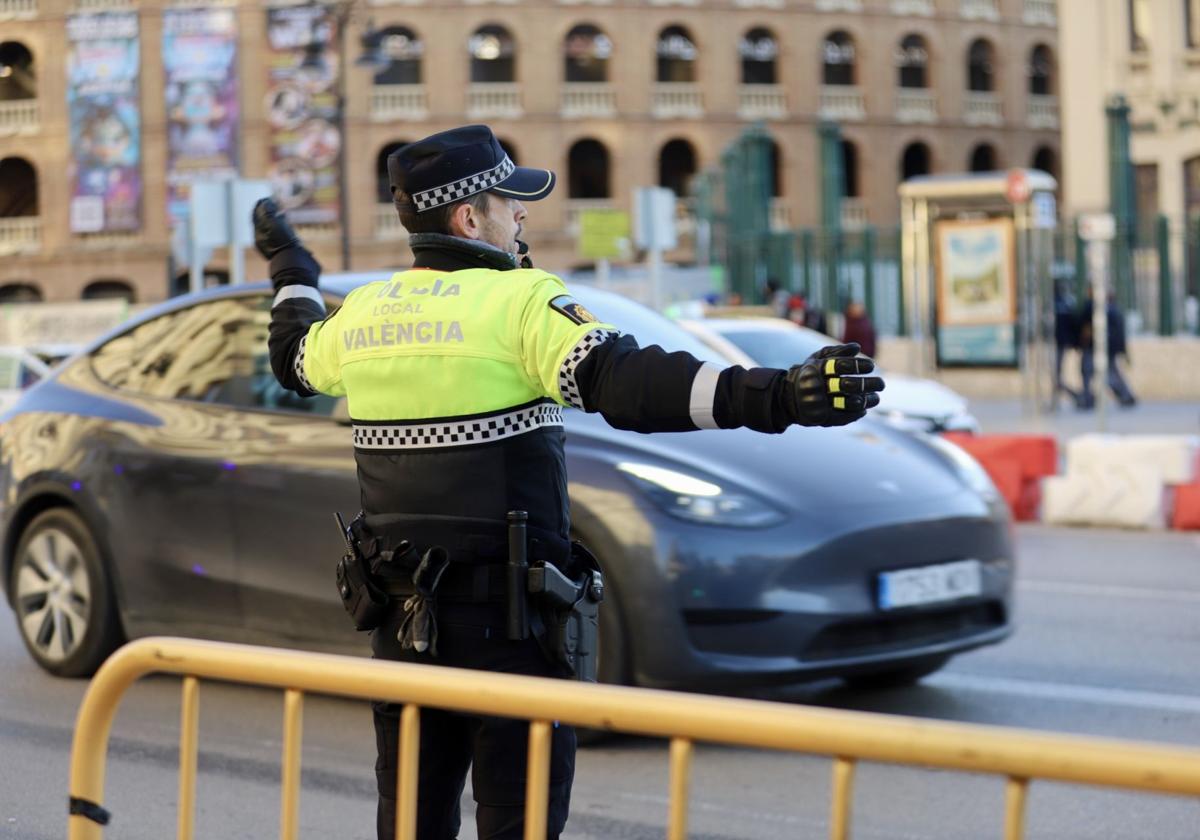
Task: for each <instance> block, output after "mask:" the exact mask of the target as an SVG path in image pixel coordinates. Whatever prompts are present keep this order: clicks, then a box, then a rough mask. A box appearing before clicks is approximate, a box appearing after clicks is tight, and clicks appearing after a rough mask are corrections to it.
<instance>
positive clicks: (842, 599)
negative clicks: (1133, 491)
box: [0, 275, 1013, 689]
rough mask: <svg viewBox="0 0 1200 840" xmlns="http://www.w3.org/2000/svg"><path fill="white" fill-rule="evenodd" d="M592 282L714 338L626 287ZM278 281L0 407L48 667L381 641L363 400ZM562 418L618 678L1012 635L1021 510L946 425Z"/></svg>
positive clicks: (730, 671) (1, 505) (725, 678)
mask: <svg viewBox="0 0 1200 840" xmlns="http://www.w3.org/2000/svg"><path fill="white" fill-rule="evenodd" d="M371 279H378V276H377V275H376V276H351V277H346V276H343V277H330V278H327V279H326V280H325V281H323V282H324V286H323V289H324V293H325V294H326V295H327V296H328V298H329V301H328V302H329V304H330V305H331V306H332V305H336V304H337V302H338V301H339V300H340V298H341V297H342V296H343V295H344V294H345V293H346V292H347V291H348V290H349V289H350V288H352V287H353V286H354V285H356V284H358V283H361V282H365V281H367V280H371ZM577 296H578V297H579V299H580V300H581V301H582V302H583V303H584V304H585V305H586V306H587V307H588V308H589V309H591V310H592V311H593V312H594V313H596V314H597V316H599V317H600V318H601V319H603V320H608V321H611V322H613V323H615V324H617V325H619V326H620V327H621V329H623V330H626V331H628V332H631V333H633V334H634V335H636V336H638V338H639V340H640V341H641V342H642V343H643V344H651V343H658V344H661V345H663V346H664V347H667V348H668V349H680V350H687V351H690V352H692V353H694V354H695V355H697V356H700V357H702V358H709V359H713V360H714V361H718V362H719V361H720V360H719V359H714V356H713V354H714V351H712V350H710V349H708V348H706V347H705V346H704V345H702V344H701V343H700V342H698V341H696V340H695V339H694V338H693V337H691V336H690V335H688V334H687V333H686V332H684V331H682V330H681V329H679V328H678V327H676V326H675V325H673V324H672V323H671V322H669V321H667V320H665V319H663V318H661V317H659V316H658V315H656V314H654V313H652V312H650V311H649V310H647V309H645V308H643V307H641V306H639V305H637V304H634V303H631V302H630V301H628V300H626V299H624V298H620V297H618V296H616V295H612V294H607V293H604V292H601V291H598V290H591V289H586V288H579V289H578V290H577ZM270 301H271V290H270V289H269V288H268V287H267V286H266V285H265V284H259V285H249V286H241V287H234V288H224V289H220V290H213V291H209V292H204V293H200V294H197V295H193V296H186V297H182V298H177V299H174V300H171V301H169V302H168V303H166V304H163V305H161V306H159V307H157V308H155V309H153V310H152V311H149V312H147V313H144V314H143V315H142V316H141V317H140V318H139V319H138V320H137V321H136V322H132V323H130V324H128V325H125V326H123V327H122V328H121V329H120V330H118V331H116V332H114V333H112V334H110V335H108V336H106V337H105V338H103V339H101V340H99V341H98V342H96V343H94V344H93V345H92V346H90V347H88V348H87V349H86V350H85V351H83V352H82V353H80V354H78V355H77V356H75V357H73V358H72V359H70V360H68V361H67V362H65V363H64V364H62V365H61V366H60V367H59V368H57V369H56V370H55V372H53V373H52V374H51V375H50V376H49V377H48V378H47V380H46V381H44V382H42V383H40V384H39V385H37V386H36V387H35V388H33V389H32V390H30V391H29V392H28V393H26V394H25V395H24V396H23V397H22V398H21V400H20V401H19V402H18V403H17V404H16V405H15V406H14V407H13V408H12V409H11V410H9V411H8V412H7V413H6V414H4V415H0V529H2V531H0V533H2V542H0V549H2V552H3V553H2V555H0V559H2V562H3V577H2V578H0V579H2V580H3V581H4V582H5V585H6V592H7V597H8V602H9V604H10V605H11V607H12V608H13V611H14V614H15V617H16V620H17V623H18V626H19V627H20V630H21V635H22V637H23V639H24V640H25V644H26V645H27V647H28V649H29V651H30V654H31V655H32V656H33V658H34V659H35V660H37V662H38V663H39V664H40V665H42V666H43V667H44V668H46V669H47V670H48V671H51V672H53V673H56V674H62V675H83V674H88V673H90V672H91V671H93V670H94V669H95V668H96V667H97V666H98V665H99V663H100V662H101V661H102V660H103V658H104V657H105V656H106V655H107V653H108V652H109V651H110V650H111V649H112V648H113V646H114V645H115V644H117V643H118V642H119V641H120V640H121V639H128V638H134V637H138V636H145V635H149V634H158V633H169V634H176V635H186V636H196V637H204V638H216V639H231V640H237V641H249V642H258V643H268V644H276V645H285V646H289V647H301V648H308V649H317V650H335V651H343V652H357V653H365V652H366V650H367V647H368V646H367V642H366V639H365V638H364V637H363V636H361V635H358V634H356V633H355V632H354V630H353V629H352V627H351V624H350V621H349V619H348V618H347V617H346V616H345V615H344V614H343V613H342V610H341V606H340V603H339V601H338V599H337V597H336V594H335V592H334V585H333V568H334V564H335V562H336V559H337V557H338V556H339V554H340V552H341V548H342V546H341V542H340V538H339V534H338V532H337V531H336V529H335V526H334V523H333V517H332V512H333V511H335V510H340V511H342V512H343V513H347V514H349V513H352V512H353V511H354V510H356V509H357V507H358V501H357V500H358V493H357V486H356V481H355V473H354V460H353V457H352V450H351V430H350V427H349V418H348V417H347V416H346V410H345V402H344V401H343V400H339V399H333V398H330V397H316V398H313V399H301V398H299V397H296V396H295V395H293V394H291V393H290V392H287V391H284V390H283V389H281V388H280V387H279V386H278V384H277V383H276V382H275V379H274V377H273V376H272V374H271V372H270V369H269V365H268V362H267V351H266V332H267V324H268V322H269V318H270V312H269V307H270ZM566 435H567V446H566V454H567V466H568V471H569V475H570V486H569V490H570V502H571V518H572V522H573V524H574V530H575V532H576V536H578V537H579V538H582V539H583V540H585V541H586V542H587V543H588V544H589V545H590V546H591V547H592V548H593V550H594V551H595V552H596V554H597V555H598V556H599V558H600V561H601V563H602V564H603V566H604V569H605V571H606V574H607V581H608V584H609V600H608V601H607V602H606V604H605V606H604V608H603V612H602V622H601V623H602V637H601V654H600V669H601V674H602V678H603V679H604V680H606V681H609V682H614V683H636V684H640V685H653V686H663V687H676V688H705V689H722V688H732V687H734V686H739V685H740V686H748V685H760V684H764V683H768V682H778V681H795V680H801V679H809V678H817V677H823V676H839V677H844V678H847V679H851V680H854V679H858V680H864V681H874V682H905V681H911V680H915V679H918V678H919V677H920V676H922V675H923V674H926V673H929V672H931V671H933V670H935V669H936V668H938V667H940V666H941V665H942V664H943V663H944V662H945V661H946V660H947V659H948V658H949V657H950V656H952V655H954V654H957V653H961V652H963V651H966V650H969V649H971V648H975V647H978V646H980V645H986V644H990V643H994V642H998V641H1000V640H1002V639H1003V638H1005V637H1006V636H1007V635H1008V634H1009V632H1010V631H1011V626H1012V625H1011V612H1010V596H1011V591H1012V580H1013V547H1012V541H1011V538H1010V532H1009V523H1008V520H1007V513H1006V512H1005V511H1006V509H1005V507H1004V504H1003V502H1002V501H1001V500H1000V499H999V497H998V496H997V495H996V492H995V488H994V487H992V485H991V483H990V481H988V479H987V476H986V475H985V474H984V473H983V471H982V470H981V469H980V468H979V466H978V465H977V464H976V463H975V462H973V461H972V460H971V459H970V458H969V457H967V456H966V455H965V454H964V453H962V451H961V450H958V449H957V448H955V447H953V446H951V445H949V444H946V443H944V442H941V441H938V440H936V439H932V438H923V437H916V436H913V435H910V434H905V433H901V432H897V431H895V430H893V429H890V428H888V427H887V426H886V425H885V424H882V423H877V422H872V421H871V420H869V419H868V420H866V421H862V422H860V423H857V424H854V425H853V426H850V427H846V428H841V429H800V428H793V429H791V430H789V431H788V432H786V433H784V434H782V435H777V436H768V435H761V434H757V433H754V432H750V431H747V430H737V431H704V432H694V433H691V434H660V435H652V436H648V435H639V434H636V433H633V432H627V431H619V430H616V429H613V428H610V427H609V426H608V425H607V424H606V423H605V422H604V421H603V419H601V418H600V417H599V416H596V415H586V414H583V413H582V412H579V411H575V410H570V411H568V412H567V419H566Z"/></svg>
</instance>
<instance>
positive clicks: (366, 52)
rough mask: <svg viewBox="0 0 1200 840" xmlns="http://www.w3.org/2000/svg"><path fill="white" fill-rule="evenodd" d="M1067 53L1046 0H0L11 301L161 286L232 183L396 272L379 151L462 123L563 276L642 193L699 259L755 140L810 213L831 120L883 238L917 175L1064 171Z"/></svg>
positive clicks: (848, 172) (853, 202)
mask: <svg viewBox="0 0 1200 840" xmlns="http://www.w3.org/2000/svg"><path fill="white" fill-rule="evenodd" d="M364 35H368V36H369V37H366V38H364ZM1056 36H1057V17H1056V9H1055V2H1054V0H342V2H335V3H330V4H315V3H308V4H291V3H271V2H260V1H259V0H254V2H251V0H241V2H230V3H228V4H224V5H223V4H221V3H208V4H205V5H203V6H200V5H196V4H184V3H175V2H163V0H152V2H142V3H134V2H123V0H0V302H2V301H23V300H47V301H65V300H79V299H81V298H93V297H110V296H123V297H127V298H131V299H133V300H135V301H137V302H139V303H140V302H150V301H155V300H160V299H162V298H164V297H166V296H168V295H170V294H172V293H173V292H174V291H176V290H178V289H179V288H180V282H179V278H180V277H182V276H184V275H186V265H185V264H183V263H181V262H180V258H181V257H184V258H185V253H184V251H181V245H182V237H180V236H179V235H178V232H179V230H180V229H181V228H182V227H184V226H186V225H187V212H188V191H189V189H190V184H191V183H192V181H194V180H195V179H212V178H225V177H231V176H234V175H238V174H240V175H241V176H243V177H246V178H266V179H270V181H271V182H272V184H273V187H274V190H275V192H276V194H277V195H279V197H280V199H281V201H283V202H284V204H285V205H286V206H287V207H288V208H289V214H290V216H291V218H292V219H293V220H294V221H295V222H296V223H297V225H298V226H299V227H300V228H301V231H302V233H303V235H304V237H305V239H306V241H307V242H308V243H309V245H310V246H311V247H312V248H313V249H314V251H316V252H317V255H318V257H319V259H320V260H321V262H322V264H323V265H324V266H325V268H326V270H327V271H332V270H340V269H343V268H345V269H349V270H353V271H360V270H367V269H379V268H385V267H393V266H396V267H400V266H404V265H406V264H407V260H408V256H409V255H408V251H407V248H406V246H405V234H404V231H403V229H402V228H400V226H399V224H398V220H397V218H396V214H395V211H394V210H393V208H392V206H391V204H390V201H389V195H388V189H387V179H386V174H385V173H386V167H385V160H386V157H387V155H388V154H389V153H390V152H391V151H393V150H394V149H396V148H397V147H398V146H399V145H401V144H403V143H405V142H407V141H411V140H415V139H418V138H420V137H422V136H425V135H428V134H431V133H433V132H436V131H440V130H443V129H446V128H450V127H453V126H456V125H461V124H464V123H468V122H486V123H488V124H490V125H491V126H492V127H493V128H494V129H495V131H496V133H497V135H498V136H499V137H500V138H501V140H502V142H503V143H504V145H505V146H506V148H507V149H508V150H509V153H510V156H511V157H512V158H513V159H514V160H516V161H517V162H518V163H522V164H528V165H531V166H543V167H548V168H552V169H555V170H556V171H557V172H558V173H559V176H560V186H559V188H558V189H557V190H556V191H555V193H554V194H553V195H552V196H551V197H550V198H549V199H547V200H545V201H542V202H540V203H538V204H537V205H533V206H531V207H530V208H529V209H530V219H529V222H528V225H527V236H526V238H527V239H528V240H529V242H530V244H531V246H532V251H533V256H534V259H535V262H536V263H537V264H538V265H540V266H542V267H545V268H548V269H551V270H564V269H568V268H570V267H572V266H575V265H578V264H580V263H581V262H582V259H581V258H580V257H579V256H578V254H577V233H578V223H579V221H578V220H579V215H580V213H581V211H583V210H586V209H589V208H607V207H613V208H624V209H628V208H629V207H630V204H631V200H632V196H633V194H634V190H635V189H636V188H637V187H639V186H647V185H662V186H666V187H669V188H670V189H672V190H674V191H675V192H676V194H677V195H678V196H679V207H678V219H679V226H680V230H681V232H682V233H683V234H684V235H683V238H682V239H681V245H680V248H679V250H678V251H677V252H675V253H674V254H672V255H670V256H671V257H672V258H674V259H677V260H681V261H687V260H689V259H691V258H692V254H691V251H690V249H691V247H692V243H691V239H690V236H689V235H688V234H689V231H690V230H691V227H692V225H691V222H692V219H691V205H690V203H689V199H688V188H689V182H690V181H691V179H692V177H693V176H694V175H695V174H696V173H697V172H699V171H700V170H702V169H705V168H707V167H711V166H714V165H717V164H719V162H720V158H721V153H722V150H723V149H725V148H726V147H727V146H728V145H729V144H730V143H731V142H732V141H733V140H734V139H735V138H736V137H737V136H738V135H739V133H740V132H742V131H743V130H744V129H745V128H747V127H748V126H750V125H752V124H755V123H761V124H763V125H764V126H765V128H766V131H767V132H768V133H769V135H770V137H771V139H772V142H773V144H774V155H773V169H774V173H773V178H772V183H773V188H772V193H773V196H774V197H773V198H772V206H771V210H770V212H771V219H772V224H773V225H774V226H775V227H777V228H780V229H786V228H795V227H801V226H811V225H814V224H816V223H817V221H818V216H819V212H820V210H819V207H820V198H819V184H820V172H819V160H820V155H819V148H818V135H817V131H816V126H817V124H818V122H819V121H820V120H822V119H831V120H835V121H837V122H838V123H839V124H840V126H841V135H842V138H843V139H842V161H843V164H844V173H845V174H844V179H843V180H844V184H843V192H844V196H845V199H844V201H843V204H842V216H843V219H842V221H843V225H844V227H847V228H854V227H862V226H864V225H868V224H871V225H890V224H895V222H896V219H897V216H898V204H897V200H896V187H897V184H898V183H899V182H900V181H901V180H903V179H904V178H906V177H909V176H912V175H917V174H924V173H936V172H959V171H967V170H977V171H982V170H991V169H1001V168H1007V167H1013V166H1033V167H1036V168H1039V169H1044V170H1047V171H1049V172H1050V173H1052V174H1057V172H1058V170H1059V116H1058V114H1059V109H1058V100H1057V72H1056V63H1057V58H1056V50H1055V42H1056ZM225 259H226V255H225V254H223V253H222V252H221V250H217V251H216V252H215V253H214V254H213V257H212V260H211V262H210V263H209V266H210V270H212V271H214V272H216V271H217V270H219V269H220V268H221V267H222V265H224V264H225V262H224V261H225ZM247 263H248V275H249V276H250V277H265V265H264V264H263V263H262V262H261V261H260V260H258V258H257V256H256V255H254V254H253V253H252V252H251V253H250V254H249V255H248V256H247Z"/></svg>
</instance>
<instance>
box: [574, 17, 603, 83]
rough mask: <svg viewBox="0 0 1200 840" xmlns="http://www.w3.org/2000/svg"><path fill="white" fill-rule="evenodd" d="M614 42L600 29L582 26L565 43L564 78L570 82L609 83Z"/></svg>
mask: <svg viewBox="0 0 1200 840" xmlns="http://www.w3.org/2000/svg"><path fill="white" fill-rule="evenodd" d="M612 48H613V45H612V41H611V40H609V37H608V36H607V35H605V34H604V32H603V31H602V30H601V29H599V28H598V27H595V26H592V25H591V24H590V23H584V24H580V25H579V26H576V27H575V28H574V29H572V30H571V31H570V32H568V33H567V39H566V41H564V42H563V60H564V61H565V62H566V69H565V75H564V78H565V79H566V80H567V81H568V82H607V81H608V59H609V57H611V56H612Z"/></svg>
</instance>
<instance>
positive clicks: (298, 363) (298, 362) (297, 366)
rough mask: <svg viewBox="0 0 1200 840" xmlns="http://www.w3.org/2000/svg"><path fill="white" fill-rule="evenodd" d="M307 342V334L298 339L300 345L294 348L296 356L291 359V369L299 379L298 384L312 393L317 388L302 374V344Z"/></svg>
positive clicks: (315, 391)
mask: <svg viewBox="0 0 1200 840" xmlns="http://www.w3.org/2000/svg"><path fill="white" fill-rule="evenodd" d="M307 343H308V336H307V335H306V336H304V337H303V338H301V339H300V346H299V347H297V348H296V358H295V359H293V360H292V369H293V370H294V371H295V372H296V378H297V379H298V380H300V384H301V385H303V386H304V387H305V388H307V389H308V390H310V391H312V392H313V393H314V394H315V393H317V389H316V388H314V387H313V386H312V383H311V382H309V381H308V377H307V376H305V375H304V345H305V344H307Z"/></svg>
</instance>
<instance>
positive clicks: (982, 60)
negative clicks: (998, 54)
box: [967, 38, 996, 92]
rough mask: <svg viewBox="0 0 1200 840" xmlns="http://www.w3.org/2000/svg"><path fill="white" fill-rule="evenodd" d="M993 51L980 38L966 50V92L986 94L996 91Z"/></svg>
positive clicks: (990, 46)
mask: <svg viewBox="0 0 1200 840" xmlns="http://www.w3.org/2000/svg"><path fill="white" fill-rule="evenodd" d="M994 53H995V51H994V50H993V49H992V45H991V44H990V43H988V42H987V41H985V40H983V39H982V38H978V39H976V40H974V41H972V42H971V46H970V47H969V48H968V49H967V90H974V91H980V92H987V91H992V90H995V89H996V69H995V58H994Z"/></svg>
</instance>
